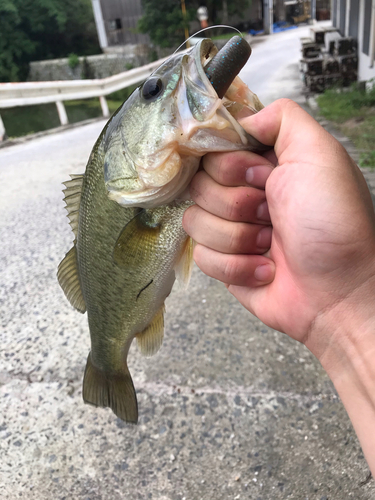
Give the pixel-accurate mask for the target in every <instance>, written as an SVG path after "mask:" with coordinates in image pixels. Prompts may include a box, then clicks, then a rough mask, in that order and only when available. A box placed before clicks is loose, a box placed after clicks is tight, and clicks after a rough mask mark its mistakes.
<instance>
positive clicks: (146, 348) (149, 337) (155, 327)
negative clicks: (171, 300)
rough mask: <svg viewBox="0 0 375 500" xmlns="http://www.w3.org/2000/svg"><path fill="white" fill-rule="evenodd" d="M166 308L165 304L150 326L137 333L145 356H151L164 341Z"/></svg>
mask: <svg viewBox="0 0 375 500" xmlns="http://www.w3.org/2000/svg"><path fill="white" fill-rule="evenodd" d="M164 310H165V308H164V304H163V306H162V307H161V308H160V310H159V311H158V312H157V313H156V315H155V317H154V319H153V320H152V321H151V323H150V324H149V325H148V327H147V328H146V329H145V330H144V331H143V332H141V333H138V334H137V335H136V339H137V345H138V348H139V350H140V351H141V354H143V355H144V356H147V357H151V356H153V355H154V354H156V353H157V352H158V350H159V349H160V347H161V345H162V343H163V337H164Z"/></svg>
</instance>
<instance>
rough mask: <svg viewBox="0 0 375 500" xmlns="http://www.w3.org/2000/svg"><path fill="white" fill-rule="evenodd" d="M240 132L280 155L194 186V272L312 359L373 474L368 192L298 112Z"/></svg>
mask: <svg viewBox="0 0 375 500" xmlns="http://www.w3.org/2000/svg"><path fill="white" fill-rule="evenodd" d="M241 124H242V126H243V127H244V128H245V130H247V132H249V133H250V134H252V135H253V136H254V137H256V138H257V139H258V140H259V141H261V142H263V143H264V144H269V145H273V146H274V152H275V155H276V156H275V157H274V159H273V160H274V161H273V162H272V157H271V156H272V155H271V156H270V155H268V157H267V158H265V157H262V156H258V155H255V154H254V153H250V152H243V151H242V152H237V153H222V154H210V155H207V156H206V157H205V158H204V162H203V166H204V169H205V171H200V172H198V173H197V174H196V176H195V177H194V179H193V181H192V183H191V189H190V192H191V196H192V198H193V200H194V201H195V202H196V205H195V206H192V207H190V208H189V209H188V210H187V211H186V212H185V215H184V219H183V225H184V228H185V230H186V231H187V232H188V233H189V234H190V236H192V238H193V239H195V240H196V242H197V245H196V247H195V250H194V258H195V261H196V263H197V264H198V266H199V267H200V268H201V269H202V271H203V272H205V273H206V274H208V275H209V276H212V277H214V278H217V279H219V280H221V281H223V282H224V283H226V284H227V287H228V289H229V291H230V292H231V293H232V294H233V295H234V296H235V297H236V298H237V299H238V300H239V301H240V302H241V303H242V304H243V305H244V306H245V307H246V308H247V309H248V310H249V311H251V312H252V313H254V314H255V315H256V316H258V318H259V319H260V320H261V321H263V322H264V323H265V324H267V325H269V326H270V327H272V328H274V329H276V330H279V331H281V332H285V333H286V334H288V335H289V336H290V337H292V338H294V339H296V340H299V341H300V342H303V343H304V344H305V345H306V346H307V347H308V348H309V349H310V351H311V352H312V353H313V354H315V356H316V357H317V358H318V359H319V360H320V362H321V364H322V365H323V367H324V368H325V369H326V371H327V373H328V375H329V376H330V378H331V379H332V381H333V383H334V384H335V387H336V389H337V391H338V393H339V395H340V397H341V399H342V401H343V403H344V406H345V408H346V410H347V412H348V414H349V416H350V418H351V420H352V422H353V425H354V428H355V430H356V432H357V435H358V438H359V440H360V442H361V445H362V449H363V452H364V454H365V456H366V458H367V461H368V463H369V466H370V468H371V470H372V473H373V475H375V451H374V450H375V433H374V427H375V364H374V359H375V335H374V332H375V300H374V299H375V229H374V228H375V220H374V211H373V207H372V202H371V196H370V193H369V191H368V188H367V185H366V182H365V180H364V178H363V176H362V174H361V172H360V171H359V169H358V168H357V166H356V165H355V164H354V162H353V160H352V159H351V158H350V157H349V156H348V154H347V153H346V151H345V149H344V148H343V147H342V146H341V145H340V144H339V143H338V142H337V141H336V140H335V139H334V138H333V137H332V136H331V135H330V134H328V133H327V132H326V131H325V130H324V129H323V128H322V127H320V125H318V123H316V122H315V120H314V119H313V118H311V117H310V116H309V115H308V114H307V113H306V112H305V111H303V110H302V109H301V108H300V107H299V106H298V105H297V104H295V103H293V102H292V101H288V100H280V101H276V102H275V103H273V104H272V105H270V106H268V107H267V108H265V109H263V110H262V111H260V112H259V113H257V114H256V115H254V116H252V117H249V118H246V119H244V120H243V121H242V123H241ZM276 158H277V162H278V166H277V167H276V168H275V165H276ZM258 210H259V212H257V211H258ZM262 219H263V223H262ZM267 221H268V222H267ZM270 222H272V239H271V235H270V234H269V231H270V227H268V228H267V223H268V224H269V223H270ZM267 231H268V234H267ZM257 238H259V239H258V240H257ZM269 245H270V249H269V251H267V253H264V252H265V251H266V250H267V248H268V246H269ZM263 253H264V254H263ZM262 254H263V255H262Z"/></svg>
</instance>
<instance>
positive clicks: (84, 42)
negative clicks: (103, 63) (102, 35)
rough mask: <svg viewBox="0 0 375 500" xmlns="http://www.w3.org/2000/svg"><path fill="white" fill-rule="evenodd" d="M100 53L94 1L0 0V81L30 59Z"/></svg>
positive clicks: (20, 72)
mask: <svg viewBox="0 0 375 500" xmlns="http://www.w3.org/2000/svg"><path fill="white" fill-rule="evenodd" d="M72 52H74V53H78V54H80V55H89V54H95V53H98V52H100V48H99V44H98V38H97V33H96V27H95V22H94V17H93V12H92V6H91V1H90V0H63V1H62V0H0V81H3V82H5V81H17V80H24V79H25V78H26V76H27V72H28V64H29V62H30V61H34V60H42V59H53V58H56V57H65V56H67V55H68V54H70V53H72Z"/></svg>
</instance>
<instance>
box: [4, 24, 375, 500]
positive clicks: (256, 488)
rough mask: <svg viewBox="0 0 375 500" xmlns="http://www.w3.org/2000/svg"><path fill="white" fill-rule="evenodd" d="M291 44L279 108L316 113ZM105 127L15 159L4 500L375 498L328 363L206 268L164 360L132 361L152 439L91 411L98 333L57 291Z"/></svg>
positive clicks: (171, 333) (272, 79) (8, 231)
mask: <svg viewBox="0 0 375 500" xmlns="http://www.w3.org/2000/svg"><path fill="white" fill-rule="evenodd" d="M304 29H305V28H303V29H301V30H295V34H294V36H295V40H294V43H296V44H297V47H298V49H297V51H298V50H299V45H298V38H299V36H304V33H303V30H304ZM290 33H291V32H286V34H285V37H284V38H283V34H282V33H280V34H277V35H274V38H273V37H270V38H269V39H267V41H266V42H264V43H262V44H259V45H257V47H259V50H260V48H261V47H264V46H265V45H264V44H267V45H268V50H269V52H268V53H269V54H273V53H274V52H275V51H276V50H281V52H282V53H283V54H284V59H283V64H281V65H279V66H278V67H277V68H274V69H275V72H274V73H273V72H270V70H269V68H268V69H267V68H266V69H263V70H261V69H260V66H259V68H258V69H259V74H263V75H264V79H265V80H267V78H268V80H267V81H266V86H265V89H264V90H265V92H264V94H265V98H264V97H263V96H262V93H261V91H260V90H257V92H258V93H259V96H260V97H261V98H263V99H264V100H266V101H267V100H268V101H269V100H270V99H271V100H272V99H273V98H276V97H281V96H288V97H292V98H293V97H294V98H295V99H296V100H300V101H301V102H303V101H304V98H303V97H302V98H301V95H300V87H299V85H300V83H299V80H298V62H296V60H295V53H294V52H293V53H292V51H291V50H290V46H291V44H292V40H291V38H290V37H291V34H290ZM272 40H273V41H272ZM283 40H284V41H285V44H284V46H283V45H282V44H283ZM266 48H267V47H266ZM287 48H289V49H287ZM262 50H264V52H263V55H262V57H263V59H264V60H265V61H267V60H268V59H267V51H265V49H262ZM288 54H289V55H290V56H291V58H290V59H288ZM254 55H255V51H254V54H253V56H254ZM253 56H252V57H253ZM270 57H271V56H270ZM249 69H250V68H249ZM267 75H268V76H267ZM103 124H104V122H101V123H95V124H91V125H88V126H85V127H82V128H79V129H74V130H69V131H65V132H62V133H59V134H56V135H54V136H48V137H43V138H40V139H36V140H35V141H32V142H28V143H26V144H23V145H18V146H14V147H12V148H5V149H2V150H1V151H0V213H1V217H0V241H1V245H0V262H1V280H0V318H1V332H0V336H1V352H0V384H1V386H0V395H1V396H0V406H1V413H0V498H2V499H6V500H8V499H9V500H12V499H15V498H20V497H22V498H27V499H30V500H34V499H35V500H47V499H48V500H49V499H52V498H53V499H59V500H63V499H66V500H70V499H85V500H88V499H90V500H117V499H118V500H120V499H132V500H133V499H134V500H137V499H140V500H141V499H142V500H143V499H147V498H151V499H156V500H183V499H186V500H227V499H233V500H234V499H251V500H271V499H272V500H281V499H294V500H346V499H349V498H353V499H356V500H372V499H374V498H375V486H374V483H373V482H370V483H368V484H366V485H361V482H362V481H364V480H365V478H366V477H367V473H368V467H367V464H366V462H365V460H364V457H363V454H362V451H361V449H360V446H359V444H358V441H357V438H356V436H355V433H354V431H353V429H352V426H351V424H350V421H349V419H348V417H347V415H346V412H345V410H344V408H343V406H342V404H341V402H340V400H339V399H338V397H337V395H336V392H335V390H334V388H333V387H332V384H331V383H330V381H329V380H328V378H327V376H326V375H325V373H324V371H323V370H322V369H321V367H320V365H319V363H318V362H317V361H316V360H315V359H314V358H313V357H312V355H311V354H310V353H309V351H307V349H305V348H304V346H302V345H299V344H297V343H296V342H294V341H292V340H291V339H289V338H288V337H287V336H285V335H282V334H280V333H278V332H275V331H273V330H271V329H270V328H267V327H265V326H264V325H263V324H262V323H261V322H260V321H259V320H257V319H256V318H254V317H253V316H251V315H250V314H249V313H248V312H247V311H245V310H244V309H243V308H242V306H240V305H239V304H238V303H237V302H236V301H235V300H234V299H233V298H232V297H231V295H230V294H229V293H228V292H227V290H226V289H225V287H224V286H223V285H222V284H221V283H218V282H216V281H214V280H212V279H210V278H208V277H206V276H204V275H203V274H202V273H201V272H199V270H198V269H197V268H195V269H194V272H193V277H192V281H191V284H190V287H189V289H188V291H187V292H182V291H181V290H174V291H173V293H172V294H171V296H170V297H169V298H168V300H167V315H166V332H165V341H164V345H163V347H162V349H161V351H160V352H159V353H158V354H157V355H156V356H155V357H153V358H151V359H145V358H142V357H141V356H140V355H139V354H138V352H137V351H136V349H135V348H132V350H131V353H130V355H129V361H130V371H131V373H132V375H133V378H134V384H135V387H136V390H137V393H138V399H139V410H140V423H139V425H138V426H136V427H135V426H129V425H125V424H124V423H123V422H122V421H120V420H119V419H117V418H116V417H115V416H114V415H113V414H112V412H111V411H110V410H103V409H95V408H92V407H90V406H86V405H84V404H83V402H82V394H81V383H82V375H83V370H84V366H85V362H86V357H87V353H88V350H89V335H88V327H87V320H86V317H85V316H82V315H80V314H79V313H78V312H76V311H74V310H73V309H72V308H71V307H70V305H69V304H68V302H67V300H66V299H65V298H64V296H63V293H62V291H61V290H60V289H59V286H58V284H57V281H56V268H57V265H58V263H59V261H60V260H61V258H62V257H63V256H64V254H65V252H66V251H67V250H68V249H69V248H70V244H71V241H72V239H73V238H72V233H71V231H70V228H69V226H68V221H67V218H66V217H65V211H64V208H63V206H64V204H63V202H62V192H61V188H62V186H61V183H62V182H63V181H65V180H67V179H68V176H69V174H71V173H80V172H82V171H83V170H84V167H85V163H86V161H87V158H88V155H89V152H90V149H91V147H92V145H93V143H94V141H95V139H96V137H97V136H98V134H99V132H100V129H101V128H102V126H103Z"/></svg>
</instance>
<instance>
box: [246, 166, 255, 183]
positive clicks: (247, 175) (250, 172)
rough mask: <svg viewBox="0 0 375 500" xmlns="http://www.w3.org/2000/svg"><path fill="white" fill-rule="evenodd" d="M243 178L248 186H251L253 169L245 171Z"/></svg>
mask: <svg viewBox="0 0 375 500" xmlns="http://www.w3.org/2000/svg"><path fill="white" fill-rule="evenodd" d="M245 178H246V182H247V183H248V184H251V183H252V181H253V179H254V168H253V167H251V168H248V169H247V170H246V174H245Z"/></svg>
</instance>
